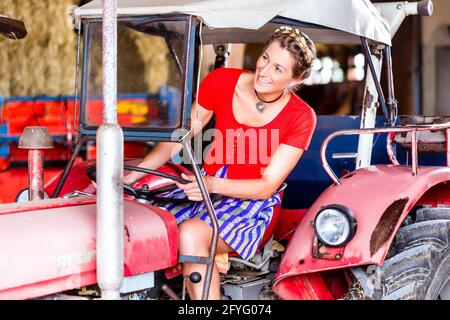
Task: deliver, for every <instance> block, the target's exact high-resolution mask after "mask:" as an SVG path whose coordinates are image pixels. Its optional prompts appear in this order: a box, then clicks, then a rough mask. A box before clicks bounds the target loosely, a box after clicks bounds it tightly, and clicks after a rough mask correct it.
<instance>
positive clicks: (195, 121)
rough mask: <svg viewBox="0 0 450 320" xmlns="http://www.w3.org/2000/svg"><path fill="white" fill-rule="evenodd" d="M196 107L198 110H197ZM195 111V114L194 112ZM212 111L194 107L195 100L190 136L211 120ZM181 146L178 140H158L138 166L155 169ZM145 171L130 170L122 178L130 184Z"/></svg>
mask: <svg viewBox="0 0 450 320" xmlns="http://www.w3.org/2000/svg"><path fill="white" fill-rule="evenodd" d="M197 109H198V110H197ZM196 112H197V114H196ZM213 113H214V112H213V111H210V110H207V109H205V108H203V107H202V106H200V105H198V108H196V105H195V102H194V103H193V104H192V109H191V125H192V128H193V129H192V136H195V135H196V134H197V133H198V132H200V131H201V130H202V129H203V127H204V126H205V125H206V124H207V123H208V122H209V120H211V117H212V115H213ZM182 149H183V146H182V145H181V144H180V143H178V142H160V143H158V144H157V145H156V146H155V147H154V148H153V149H152V150H151V151H150V152H149V153H148V154H147V155H146V156H145V158H144V159H143V160H142V162H141V163H140V164H139V165H138V167H142V168H147V169H152V170H156V169H158V168H159V167H161V166H162V165H163V164H165V163H166V162H167V161H169V160H170V159H171V158H172V157H173V156H174V155H176V154H177V153H178V152H180V151H181V150H182ZM145 175H146V173H142V172H136V171H132V172H131V173H129V174H128V175H126V176H125V177H124V179H123V182H124V183H125V184H132V183H134V182H135V181H137V180H139V179H141V178H142V177H144V176H145Z"/></svg>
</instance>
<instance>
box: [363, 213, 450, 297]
mask: <svg viewBox="0 0 450 320" xmlns="http://www.w3.org/2000/svg"><path fill="white" fill-rule="evenodd" d="M449 243H450V207H438V208H421V209H419V210H417V212H416V219H415V221H414V223H411V224H408V225H406V226H403V227H401V228H400V229H399V231H398V233H397V235H396V238H395V241H394V243H393V244H392V247H391V249H390V251H389V258H388V259H386V260H385V262H384V263H383V265H382V266H381V267H375V268H373V266H371V267H368V268H367V269H366V276H367V278H366V279H367V280H368V281H369V282H368V283H371V285H372V288H373V290H372V291H371V296H366V298H369V299H383V300H450V246H449Z"/></svg>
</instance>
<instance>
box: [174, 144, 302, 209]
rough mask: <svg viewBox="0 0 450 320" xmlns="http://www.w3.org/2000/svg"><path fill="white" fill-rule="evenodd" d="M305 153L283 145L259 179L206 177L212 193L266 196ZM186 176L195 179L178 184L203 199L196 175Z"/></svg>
mask: <svg viewBox="0 0 450 320" xmlns="http://www.w3.org/2000/svg"><path fill="white" fill-rule="evenodd" d="M302 155H303V150H302V149H299V148H295V147H292V146H289V145H286V144H280V146H279V147H278V149H277V150H276V151H275V153H274V155H273V157H272V159H271V160H270V163H269V165H268V166H267V168H266V170H265V172H264V175H263V176H262V177H261V178H260V179H223V178H217V177H212V176H206V177H204V178H203V179H204V181H205V184H206V188H207V189H208V192H209V193H216V194H221V195H224V196H228V197H234V198H241V199H267V198H269V197H270V196H272V195H273V194H274V193H275V191H277V189H278V188H279V187H280V186H281V184H282V183H283V182H284V180H286V178H287V176H288V175H289V173H290V172H291V171H292V170H293V169H294V167H295V165H296V164H297V162H298V161H299V160H300V158H301V156H302ZM184 177H185V178H187V179H188V180H191V181H192V182H191V183H188V184H185V185H182V184H179V183H177V186H178V187H179V188H181V189H183V190H184V192H185V193H186V195H187V196H188V198H189V199H190V200H194V201H201V200H202V196H201V194H200V189H199V187H198V185H197V182H196V181H195V178H194V176H186V175H184Z"/></svg>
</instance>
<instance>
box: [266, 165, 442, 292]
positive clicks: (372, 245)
mask: <svg viewBox="0 0 450 320" xmlns="http://www.w3.org/2000/svg"><path fill="white" fill-rule="evenodd" d="M446 183H450V168H449V167H425V166H423V167H419V171H418V174H417V175H416V176H413V175H412V173H411V167H408V166H394V165H373V166H369V167H367V168H362V169H358V170H356V171H353V172H351V173H349V174H347V175H346V176H344V177H342V178H341V184H340V185H336V184H333V185H331V186H330V187H328V188H327V189H326V190H325V191H324V192H323V193H322V194H321V195H320V197H319V198H317V200H316V201H315V202H314V203H313V205H312V206H311V208H310V209H309V210H308V212H307V213H306V214H305V216H304V218H303V219H302V221H301V222H300V224H299V226H298V228H297V230H296V231H295V233H294V234H293V236H292V238H291V240H290V241H289V243H288V245H287V247H286V251H285V253H284V255H283V258H282V261H281V263H280V265H279V268H278V271H277V275H276V278H275V281H274V286H273V287H274V291H275V292H276V293H277V294H278V295H279V296H280V297H282V298H286V299H291V298H293V296H292V292H290V291H291V290H289V289H288V288H289V287H292V286H291V285H288V284H289V283H290V282H291V281H296V282H298V281H299V279H295V278H296V277H300V278H302V276H301V275H306V274H309V273H314V272H321V271H326V270H333V269H341V268H349V267H355V266H360V265H368V264H376V265H382V264H383V261H384V259H385V257H386V255H387V252H388V250H389V247H390V245H391V243H392V241H393V239H394V237H395V234H396V232H397V230H398V229H399V227H400V225H401V223H402V221H403V220H404V218H405V217H406V215H407V214H408V213H409V211H410V210H411V209H412V208H413V207H414V206H415V205H416V203H417V202H418V200H419V199H420V198H421V197H422V196H423V195H424V194H425V193H426V192H427V191H428V190H429V189H430V188H432V187H433V186H436V185H438V184H446ZM330 204H339V205H343V206H345V207H347V208H348V209H349V210H350V211H351V212H352V213H353V215H354V217H355V218H356V222H357V227H356V228H357V229H356V233H355V235H354V237H353V239H352V240H351V241H350V242H348V243H347V244H346V245H345V246H343V247H338V248H331V247H327V246H318V245H317V244H318V243H317V237H316V236H315V232H314V226H313V221H314V219H315V217H316V215H317V213H318V212H319V210H320V208H322V207H324V206H327V205H330Z"/></svg>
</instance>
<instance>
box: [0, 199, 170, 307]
mask: <svg viewBox="0 0 450 320" xmlns="http://www.w3.org/2000/svg"><path fill="white" fill-rule="evenodd" d="M124 206H125V208H124V209H125V210H124V211H125V216H124V222H125V225H124V228H125V233H124V234H125V241H124V261H125V270H126V274H125V275H135V274H139V273H143V272H150V271H155V270H161V269H165V268H169V267H172V266H174V262H176V251H177V243H178V239H177V236H176V234H177V225H176V221H175V218H174V217H173V216H172V215H169V214H165V213H164V212H162V210H160V209H157V208H156V209H155V208H153V207H150V206H145V205H141V204H139V203H136V202H135V201H125V202H124ZM13 213H14V214H13ZM25 235H26V237H25ZM95 244H96V205H95V198H94V197H78V198H72V199H68V200H65V199H61V198H58V199H49V200H42V201H38V202H37V203H32V202H28V203H20V204H17V203H15V204H5V205H0V274H1V275H2V277H1V278H0V299H28V298H34V297H39V296H44V295H49V294H52V293H56V292H62V291H65V290H69V289H73V288H79V287H82V286H86V285H90V284H94V283H95V282H96V274H95V268H96V259H95V255H96V251H95V250H96V249H95ZM155 257H157V258H155Z"/></svg>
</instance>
